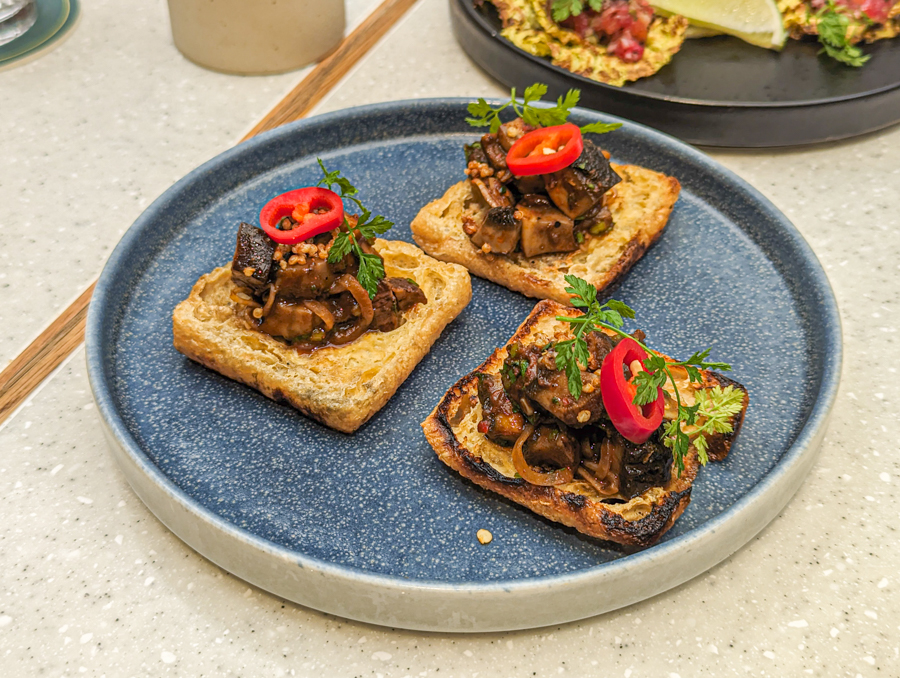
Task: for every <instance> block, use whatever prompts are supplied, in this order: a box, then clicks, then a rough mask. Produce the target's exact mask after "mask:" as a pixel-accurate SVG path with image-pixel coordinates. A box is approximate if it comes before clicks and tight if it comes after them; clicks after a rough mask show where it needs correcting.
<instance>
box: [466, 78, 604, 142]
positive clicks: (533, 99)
mask: <svg viewBox="0 0 900 678" xmlns="http://www.w3.org/2000/svg"><path fill="white" fill-rule="evenodd" d="M545 94H547V85H545V84H543V83H540V82H536V83H534V84H533V85H531V86H530V87H527V88H526V89H525V94H524V96H523V98H522V99H521V100H519V99H516V88H515V87H513V89H512V91H511V92H510V99H509V101H507V102H506V103H504V104H501V105H499V106H492V105H491V104H489V103H488V102H487V101H485V100H484V99H483V98H481V99H478V101H476V102H473V103H470V104H469V105H468V107H467V108H468V111H469V117H467V118H466V122H467V123H469V124H470V125H472V126H473V127H489V128H490V131H491V133H492V134H494V133H496V132H497V130H498V129H500V125H501V124H502V122H503V121H502V120H501V119H500V113H502V112H503V111H505V110H506V109H507V108H509V107H510V106H512V109H513V111H514V112H515V113H516V115H518V116H519V117H521V118H522V119H523V120H524V121H525V122H526V123H528V124H529V125H531V126H532V127H552V126H553V125H562V124H563V123H564V122H566V120H567V119H568V117H569V112H570V111H571V110H572V109H573V108H574V107H575V106H577V105H578V100H579V98H580V97H581V91H580V90H577V89H570V90H569V91H568V92H566V94H565V95H564V96H561V97H559V98H557V100H556V105H555V106H537V105H534V104H536V103H537V102H539V101H540V100H541V97H543V96H544V95H545ZM601 124H602V123H601ZM588 127H590V125H588Z"/></svg>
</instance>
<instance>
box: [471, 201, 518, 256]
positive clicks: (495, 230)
mask: <svg viewBox="0 0 900 678" xmlns="http://www.w3.org/2000/svg"><path fill="white" fill-rule="evenodd" d="M515 212H516V211H515V209H514V208H512V207H493V208H491V209H489V210H488V212H487V214H486V215H485V216H484V221H483V222H482V223H481V226H479V227H478V230H477V231H475V233H474V234H473V235H472V243H473V244H474V245H475V246H476V247H483V246H484V245H487V246H488V247H489V248H490V251H491V252H492V253H494V254H509V253H510V252H512V251H513V250H515V249H516V246H517V245H518V244H519V235H520V234H521V231H522V225H521V224H520V223H519V221H518V220H517V219H516V217H515Z"/></svg>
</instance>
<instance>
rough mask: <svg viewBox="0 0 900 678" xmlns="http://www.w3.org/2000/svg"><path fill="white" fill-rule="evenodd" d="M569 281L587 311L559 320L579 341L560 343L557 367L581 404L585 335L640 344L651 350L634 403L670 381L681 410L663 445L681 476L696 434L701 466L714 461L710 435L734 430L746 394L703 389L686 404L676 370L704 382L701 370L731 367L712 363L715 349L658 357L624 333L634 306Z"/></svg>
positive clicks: (666, 427) (665, 429)
mask: <svg viewBox="0 0 900 678" xmlns="http://www.w3.org/2000/svg"><path fill="white" fill-rule="evenodd" d="M565 280H566V283H567V284H568V287H566V292H567V293H568V294H570V295H572V298H571V303H572V305H573V306H575V307H576V308H579V309H581V310H582V315H579V316H575V317H570V316H557V317H556V319H557V320H559V321H562V322H566V323H568V324H569V326H570V328H571V331H572V334H573V335H574V338H573V339H569V340H567V341H561V342H559V343H557V344H556V349H557V354H556V367H557V369H559V370H564V371H565V373H566V377H567V380H568V387H569V393H571V394H572V395H573V396H574V397H575V399H576V400H577V399H578V398H580V397H581V392H582V389H583V386H582V383H581V367H580V366H581V365H583V366H585V367H587V363H588V360H589V359H590V353H589V351H588V348H587V342H586V341H585V339H584V335H585V333H587V332H592V331H595V330H600V329H606V330H610V331H612V332H614V333H616V334H618V335H620V336H621V337H627V338H629V339H631V340H632V341H635V342H636V343H637V344H638V345H639V346H640V347H641V348H643V349H644V350H645V351H646V352H647V357H646V358H645V359H644V360H643V361H642V364H643V367H644V371H639V372H638V373H637V374H635V375H633V376H632V384H633V385H634V386H635V395H634V397H633V399H632V402H633V403H634V404H635V405H638V406H643V405H646V404H648V403H651V402H653V401H655V400H656V399H657V398H658V397H659V390H658V389H660V388H663V387H664V386H665V385H666V384H667V383H668V384H671V388H672V392H673V393H674V397H675V401H676V403H677V408H678V409H677V415H676V417H675V419H673V420H671V421H668V422H666V423H665V424H663V429H662V442H663V444H664V445H665V446H666V447H668V448H669V449H671V450H672V459H673V462H674V464H675V467H676V469H677V470H678V474H679V475H681V472H682V471H683V470H684V457H685V455H686V454H687V453H688V450H689V449H690V445H691V437H692V436H693V437H694V447H695V449H696V450H697V455H698V457H699V459H700V462H701V463H703V464H705V463H706V462H707V460H708V454H707V448H708V445H707V441H706V438H705V437H704V435H705V434H707V433H725V432H728V431H731V430H732V425H731V420H732V418H733V417H734V415H735V414H737V413H738V412H739V411H740V410H741V408H742V407H743V402H744V393H743V391H740V390H735V389H734V387H732V386H729V387H727V388H725V389H722V388H721V387H719V386H716V387H714V388H712V389H702V388H701V389H697V390H696V391H695V394H696V401H695V403H694V404H693V405H686V404H684V403H683V401H682V399H681V394H680V393H679V390H678V383H677V382H676V381H675V377H674V376H673V374H672V368H673V367H681V368H683V369H684V370H685V371H686V372H687V374H688V377H689V379H690V381H692V382H694V383H702V376H703V375H702V374H701V372H700V370H702V369H718V370H730V369H731V365H729V364H728V363H717V362H709V361H707V358H708V357H709V354H710V349H706V350H703V351H697V352H695V353H694V354H693V355H691V357H690V358H688V359H687V360H682V361H675V360H668V359H666V358H664V357H663V356H660V355H657V354H655V353H653V351H651V350H650V349H649V348H647V347H646V346H645V345H644V344H643V343H642V342H640V341H637V340H636V339H634V337H632V336H631V335H629V334H626V333H625V332H624V331H623V330H622V326H623V324H624V320H623V318H629V319H631V318H634V317H635V314H634V310H633V309H632V308H631V307H630V306H628V305H627V304H625V303H623V302H621V301H616V300H615V299H610V300H608V301H606V302H605V303H603V304H601V303H600V302H599V301H597V290H596V289H595V288H594V286H593V285H591V284H590V283H588V282H587V281H585V280H582V279H581V278H578V277H576V276H574V275H567V276H566V277H565ZM685 426H690V427H694V428H693V430H692V433H691V435H690V436H689V435H688V434H687V432H685V431H684V427H685Z"/></svg>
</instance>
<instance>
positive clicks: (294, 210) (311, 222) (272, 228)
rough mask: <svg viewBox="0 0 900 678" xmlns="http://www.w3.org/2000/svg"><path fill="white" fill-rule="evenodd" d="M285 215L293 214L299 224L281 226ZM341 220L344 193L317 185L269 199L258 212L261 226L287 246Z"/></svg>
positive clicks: (333, 227)
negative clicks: (282, 227) (292, 226)
mask: <svg viewBox="0 0 900 678" xmlns="http://www.w3.org/2000/svg"><path fill="white" fill-rule="evenodd" d="M285 217H291V218H292V219H293V220H294V221H296V222H297V225H296V226H295V227H294V228H292V229H290V230H282V229H280V228H278V225H279V223H280V222H281V220H282V219H284V218H285ZM342 223H344V203H343V202H342V201H341V196H339V195H338V194H337V193H335V192H334V191H329V190H328V189H327V188H320V187H318V186H310V187H308V188H298V189H297V190H296V191H288V192H287V193H282V194H281V195H279V196H276V197H274V198H272V199H271V200H270V201H269V202H267V203H266V204H265V205H264V206H263V208H262V210H261V211H260V213H259V225H260V226H262V229H263V230H264V231H265V232H266V234H267V235H268V236H269V237H270V238H272V240H274V241H275V242H277V243H282V244H284V245H296V244H297V243H298V242H303V241H304V240H309V239H310V238H312V237H313V236H315V235H319V234H320V233H326V232H328V231H330V230H332V229H335V228H337V227H338V226H340V225H341V224H342Z"/></svg>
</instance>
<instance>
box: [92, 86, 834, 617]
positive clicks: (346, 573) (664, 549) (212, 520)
mask: <svg viewBox="0 0 900 678" xmlns="http://www.w3.org/2000/svg"><path fill="white" fill-rule="evenodd" d="M471 101H472V98H467V97H455V98H434V99H412V100H401V101H392V102H386V103H376V104H369V105H366V106H359V107H354V108H349V109H342V110H338V111H334V112H331V113H325V114H322V115H318V116H314V117H311V118H307V119H304V120H299V121H296V122H293V123H289V124H287V125H284V126H281V127H278V128H276V129H274V130H270V131H267V132H264V133H262V134H260V135H258V136H256V137H254V138H252V139H249V140H247V141H245V142H243V143H240V144H238V145H237V146H234V147H232V148H230V149H228V150H226V151H224V152H223V153H221V154H219V155H217V156H215V157H213V158H212V159H210V160H208V161H206V162H205V163H203V164H202V165H200V166H199V167H197V168H196V169H194V170H192V171H191V172H189V173H188V174H186V175H185V176H184V177H182V178H181V179H180V180H178V181H177V182H176V183H174V184H173V185H172V186H170V187H169V188H168V189H167V190H166V191H164V192H163V193H162V194H161V195H160V196H159V197H158V198H157V199H156V200H154V202H153V203H152V204H151V205H150V206H149V207H148V208H147V209H146V210H145V211H144V212H143V213H142V214H141V215H140V216H139V217H138V219H137V220H136V221H135V222H134V224H132V226H131V227H129V229H128V230H127V231H126V232H125V234H124V235H123V237H122V238H121V240H120V241H119V242H118V244H117V245H116V247H115V248H114V250H113V252H112V253H111V255H110V257H109V259H108V260H107V262H106V264H105V265H104V268H103V271H102V273H101V275H100V277H99V279H98V282H97V286H96V288H95V291H94V294H93V298H92V300H91V304H90V307H89V310H88V317H87V322H86V329H85V344H86V362H87V373H88V378H89V381H90V385H91V391H92V393H93V395H94V398H95V401H96V402H97V406H98V413H99V415H100V417H101V419H102V420H103V423H104V424H105V428H106V429H107V431H108V435H109V436H110V437H111V440H110V443H111V444H115V445H118V447H119V448H121V450H122V451H124V452H125V453H126V454H127V456H128V457H129V458H130V461H131V462H132V463H135V464H137V466H138V467H139V468H140V470H141V471H142V472H143V473H144V474H145V475H146V476H147V477H148V478H150V479H151V480H152V482H153V483H154V484H155V485H156V486H157V488H158V489H160V490H162V491H163V492H164V493H165V495H166V496H167V497H168V498H169V500H171V501H174V502H176V504H178V505H180V506H181V507H182V508H183V509H184V510H186V511H188V512H190V513H192V514H193V515H194V516H195V517H196V518H198V519H200V520H201V521H203V522H205V523H207V524H209V525H210V526H212V527H214V528H216V529H218V530H220V531H222V532H223V533H224V534H225V535H226V536H230V537H233V538H235V539H237V540H239V541H241V542H243V543H244V544H245V545H246V546H249V547H252V548H254V549H256V550H257V551H259V552H261V553H263V554H268V555H271V556H275V557H277V558H279V559H283V560H286V561H289V562H292V563H294V564H296V565H297V566H299V567H300V568H303V569H306V570H308V571H310V572H312V573H313V574H322V575H327V576H330V577H333V578H335V579H337V580H338V581H343V582H347V583H354V584H362V585H364V586H366V587H373V588H375V589H376V590H379V591H382V592H393V593H398V594H400V595H403V594H406V593H409V592H412V591H429V592H437V593H454V594H459V593H465V594H486V593H496V594H508V593H517V594H521V593H529V592H536V591H539V590H544V591H546V590H547V588H548V587H549V586H553V587H557V586H560V587H568V586H573V585H574V586H581V585H583V584H585V583H586V582H596V581H600V580H602V579H605V578H609V577H614V576H616V575H621V574H622V573H623V572H625V571H628V570H633V569H635V568H638V569H640V568H645V567H647V566H650V565H651V564H652V563H653V561H657V560H659V559H666V558H670V557H673V556H674V555H675V554H677V553H679V552H681V551H683V550H684V549H685V546H686V544H690V543H696V542H698V541H700V540H702V539H704V538H706V537H708V536H709V535H711V534H713V533H715V532H717V531H718V530H720V529H723V528H724V527H725V526H726V525H728V524H730V523H731V522H732V520H734V519H735V517H736V516H739V515H740V514H741V513H743V512H744V511H745V510H747V509H748V508H750V507H752V506H753V505H754V504H757V503H759V502H760V501H761V500H763V499H764V497H763V496H762V495H764V494H765V490H766V489H767V488H769V487H771V486H772V485H773V484H775V483H776V482H777V481H778V480H779V479H780V478H786V477H792V475H793V474H792V472H794V473H796V472H799V471H798V467H800V466H802V465H803V463H804V462H807V463H811V460H810V459H809V458H808V457H809V454H810V453H811V452H815V450H816V449H817V443H818V441H819V440H821V436H822V435H823V434H824V427H825V425H826V424H827V420H828V417H829V414H830V412H831V410H832V408H833V406H834V403H835V400H836V397H837V390H838V386H839V382H840V370H841V364H842V353H843V347H842V331H841V324H840V316H839V313H838V307H837V302H836V299H835V296H834V292H833V290H832V288H831V285H830V282H829V281H828V278H827V276H826V275H825V272H824V270H823V269H822V266H821V264H820V262H819V261H818V259H817V258H816V256H815V254H814V253H813V251H812V249H811V248H810V247H809V245H808V243H807V242H806V240H805V239H804V238H803V236H802V235H801V234H800V232H799V231H798V230H797V229H796V227H795V226H794V225H793V224H792V223H791V222H790V220H789V219H788V218H787V217H786V216H785V215H784V214H783V213H782V212H781V211H780V210H778V208H777V207H775V205H774V204H772V203H771V201H769V200H768V199H767V198H766V197H765V196H763V195H762V194H761V193H760V192H759V191H758V190H757V189H755V188H753V187H752V186H751V185H750V184H749V183H747V182H746V181H744V180H743V179H741V178H740V177H739V176H737V175H736V174H734V173H733V172H731V171H730V170H728V169H727V168H725V167H724V166H722V165H720V164H719V163H718V162H716V161H714V160H713V159H711V158H709V157H708V156H706V155H705V154H704V153H702V152H700V151H699V150H697V149H695V148H693V147H691V146H690V145H688V144H686V143H684V142H681V141H679V140H677V139H675V138H674V137H671V136H669V135H667V134H664V133H662V132H659V131H657V130H654V129H652V128H649V127H646V126H644V125H641V124H639V123H635V122H631V121H628V120H625V119H622V118H618V117H616V116H612V115H607V114H602V115H601V114H599V113H597V112H595V111H592V110H590V109H585V108H579V109H577V110H578V112H579V113H580V114H582V115H585V116H586V117H589V118H592V119H598V120H604V121H614V122H615V121H620V122H623V123H624V124H625V126H626V127H631V129H632V130H633V131H635V132H636V133H638V134H640V135H644V136H649V138H650V140H651V141H652V142H654V143H658V144H662V145H664V146H668V147H669V149H671V150H672V151H675V152H677V153H678V154H679V155H681V156H683V157H685V159H686V160H688V161H689V162H691V163H692V164H695V165H700V166H701V167H702V168H703V169H704V170H706V171H707V172H713V173H715V174H718V175H720V176H722V177H723V178H724V179H725V180H726V181H727V182H729V183H731V184H733V185H736V186H737V187H739V188H741V189H742V190H743V191H744V192H745V193H746V194H747V195H748V196H749V197H750V198H752V199H753V201H754V202H755V203H756V204H758V205H760V206H762V207H763V208H765V210H766V211H767V212H769V213H771V214H772V215H773V216H774V217H776V218H777V220H778V222H779V225H780V226H781V228H782V229H783V230H784V233H785V235H786V236H788V237H789V238H790V240H791V241H792V242H793V244H794V245H795V246H796V247H798V248H799V251H800V252H802V253H803V254H804V256H805V258H806V262H805V263H806V264H807V265H808V268H809V272H810V275H812V276H813V277H814V278H815V280H817V281H818V283H819V287H818V288H817V290H816V292H817V294H818V296H820V297H821V298H820V300H819V306H820V307H821V309H820V310H821V311H822V312H823V315H822V318H823V324H824V325H825V327H826V328H827V330H828V332H827V336H826V337H825V340H826V346H827V347H828V348H829V349H831V350H827V351H823V355H822V356H821V360H822V380H821V383H820V385H819V393H818V397H817V398H816V402H815V403H814V404H813V405H812V407H811V409H810V412H809V415H808V416H807V418H806V420H805V422H804V423H803V425H802V428H801V429H800V431H799V432H798V434H797V436H796V438H795V440H794V441H793V443H792V444H791V446H790V447H789V448H788V449H787V450H786V451H785V452H784V454H783V455H782V457H781V459H780V460H779V461H778V462H777V463H776V464H775V466H773V468H772V469H771V470H770V471H769V473H767V474H766V476H765V477H764V478H762V479H761V480H760V481H759V482H758V483H756V484H755V485H754V486H753V488H752V489H751V490H750V491H749V492H747V494H745V495H744V496H743V497H741V498H740V499H739V500H738V501H737V502H735V503H734V504H732V505H731V506H730V507H729V508H728V509H726V510H725V511H723V512H722V513H720V514H719V515H717V516H715V517H714V518H712V519H710V520H707V521H705V522H704V523H702V524H701V525H699V526H697V527H696V528H694V529H692V530H690V531H688V532H686V533H685V534H683V535H679V536H678V537H675V538H673V539H672V540H670V541H666V542H663V543H661V544H657V545H655V546H653V547H650V548H648V549H646V550H644V551H641V552H637V553H633V554H630V555H628V556H625V557H622V558H618V559H616V560H614V561H610V562H606V563H601V564H598V565H596V566H594V567H591V568H588V569H585V570H582V571H575V572H568V573H563V574H557V575H542V576H539V577H529V578H524V579H503V580H492V581H481V582H451V581H443V580H429V579H414V580H412V579H404V578H402V577H400V576H397V575H390V574H382V573H375V572H368V571H365V570H361V569H358V568H355V567H351V566H348V565H343V564H336V563H333V562H329V561H325V560H321V559H319V558H316V557H313V556H309V555H306V554H303V553H299V552H297V551H293V550H291V549H289V548H287V547H285V546H282V545H280V544H277V543H275V542H272V541H270V540H268V539H266V538H264V537H260V536H258V535H256V534H254V533H252V532H250V531H248V530H246V529H243V528H240V527H238V526H237V525H234V524H232V523H230V522H229V521H227V520H225V519H224V518H222V517H220V516H218V515H216V514H215V513H213V512H212V511H211V510H209V509H207V508H206V507H204V506H203V505H201V504H200V503H199V502H198V501H196V500H195V499H194V498H192V497H191V496H190V495H188V494H187V493H186V492H184V491H183V490H181V489H180V488H178V487H177V486H176V485H175V484H174V482H172V481H171V480H170V479H169V478H168V477H167V476H166V475H165V474H163V473H162V471H161V470H160V469H159V468H158V467H157V466H156V465H155V464H154V463H153V462H152V461H151V460H150V459H149V457H148V456H147V455H146V454H145V453H144V452H143V451H142V450H141V447H140V445H139V444H138V442H137V440H136V439H135V438H134V436H133V435H132V434H131V433H130V432H129V431H128V429H127V426H126V424H125V422H124V421H123V419H122V416H121V414H120V413H119V412H118V411H117V410H116V407H115V400H116V399H115V397H114V387H113V386H112V384H110V383H109V382H108V380H107V376H106V369H105V360H104V354H103V334H104V326H103V325H102V324H101V323H102V322H103V321H104V320H105V319H106V316H107V314H109V313H110V312H111V311H110V310H109V306H110V305H112V304H111V301H113V300H114V298H115V295H111V292H110V289H109V288H110V285H111V283H112V282H113V281H114V278H115V274H116V269H117V268H118V266H120V265H121V264H122V262H123V261H124V258H125V256H126V254H127V252H128V251H129V250H130V248H131V247H132V246H133V245H134V243H135V242H136V241H137V240H138V239H139V238H140V237H141V235H142V233H143V231H144V230H145V229H148V228H150V227H151V226H152V224H153V222H154V217H155V215H156V214H157V213H158V212H159V211H160V210H162V209H163V208H164V207H165V206H166V205H168V203H169V201H170V200H172V199H173V198H175V197H176V196H178V195H179V194H181V192H182V190H183V189H184V188H186V187H189V186H190V185H191V184H192V183H193V182H194V181H195V180H196V179H198V178H199V177H201V176H203V175H204V174H205V173H207V172H209V171H210V170H212V169H214V168H217V167H218V166H220V165H222V164H223V163H230V162H232V161H233V160H234V159H236V158H239V157H240V156H241V155H242V154H244V153H246V152H247V151H248V150H250V149H253V148H255V147H258V146H264V145H266V144H270V143H273V142H275V141H278V140H281V139H283V138H289V137H291V136H293V135H294V134H296V133H297V131H298V130H312V129H315V128H317V127H320V126H329V125H333V124H337V123H341V122H347V121H352V120H354V119H361V118H362V119H365V118H366V117H368V116H371V115H373V114H386V113H387V114H389V113H392V112H395V111H397V110H398V109H404V110H405V109H409V108H417V109H419V110H420V111H425V110H431V111H434V112H435V114H437V113H438V112H439V111H440V110H442V109H443V110H446V109H447V108H448V107H458V108H462V107H463V106H464V105H465V104H468V103H471ZM398 136H402V135H398ZM395 138H396V137H395ZM361 143H366V142H361ZM298 416H302V415H299V414H298ZM120 466H121V464H120ZM805 475H806V472H805V471H803V475H802V476H800V478H801V480H802V478H803V477H805ZM126 477H128V475H127V473H126ZM128 480H129V482H130V483H132V486H134V483H133V482H132V480H131V478H130V477H128ZM798 486H799V483H798ZM135 489H136V491H137V488H135ZM795 489H796V488H795ZM138 494H139V496H140V492H138ZM791 496H793V491H791V492H790V493H789V494H788V495H787V496H786V497H784V500H783V503H781V504H780V505H779V506H778V509H779V510H780V509H781V508H783V506H784V505H785V504H786V503H787V502H788V501H789V500H790V498H791ZM142 500H143V499H142ZM147 506H148V508H149V509H150V510H151V512H153V513H154V514H157V515H158V513H157V511H156V510H154V507H152V506H150V505H149V504H148V505H147ZM775 514H777V511H776V513H775ZM775 514H773V515H772V516H771V517H774V515H775ZM771 517H770V518H769V519H767V520H765V522H764V523H763V524H762V525H760V526H759V527H758V528H756V529H754V530H753V532H752V534H748V535H746V539H743V540H742V541H740V543H739V544H737V545H735V546H733V547H729V549H728V551H727V553H725V554H724V555H723V556H721V557H720V558H718V560H716V561H715V562H711V563H709V564H708V565H707V566H705V567H703V568H702V569H701V570H700V572H695V573H693V574H691V575H690V576H689V577H685V578H683V579H681V580H679V581H676V582H674V583H672V584H669V585H667V586H666V588H671V587H672V586H675V585H677V584H679V583H682V582H683V581H685V580H686V579H688V578H691V577H694V576H697V574H700V573H701V572H703V571H706V570H707V569H709V567H712V566H713V565H715V564H716V563H717V562H719V561H721V560H722V559H724V558H726V557H728V556H729V555H731V554H732V553H733V552H734V551H736V550H737V549H738V548H740V547H741V546H743V544H745V543H746V542H747V541H749V539H751V538H752V537H753V536H754V535H755V534H756V533H757V532H758V531H759V529H762V527H764V526H765V525H766V524H768V523H769V522H770V520H771ZM163 522H164V523H165V521H163ZM167 527H168V528H169V529H171V530H172V531H173V532H175V534H176V535H177V536H179V538H182V539H183V540H184V541H187V539H185V538H184V537H182V536H181V535H180V534H179V533H178V532H177V531H176V530H175V529H174V528H173V527H171V526H168V525H167ZM189 545H190V546H191V547H192V548H194V549H195V550H198V551H199V552H200V553H201V554H203V552H202V551H201V550H200V549H199V548H197V547H196V546H195V545H194V544H189ZM203 555H204V557H209V556H206V555H205V554H203ZM226 569H228V568H226ZM238 576H242V575H238ZM245 578H246V577H245ZM264 588H265V587H264ZM269 590H271V589H269ZM663 590H665V589H663ZM276 595H282V594H280V593H277V592H276ZM632 602H635V601H632ZM320 609H321V608H320ZM324 611H326V612H333V611H332V610H324ZM602 611H604V610H599V611H598V612H602ZM333 613H335V614H340V615H341V616H345V617H347V616H350V617H353V615H348V614H345V613H341V612H333ZM596 613H597V612H594V613H593V614H596ZM353 618H360V619H361V620H362V621H372V622H374V623H384V622H379V621H378V620H373V619H368V618H361V617H353ZM549 623H556V622H549ZM391 625H396V624H395V623H394V622H391ZM400 626H403V624H400ZM406 628H423V627H421V626H406ZM492 628H493V627H492ZM508 628H514V627H513V626H510V627H508ZM515 628H522V627H520V626H515ZM443 630H454V629H443ZM481 630H485V629H481Z"/></svg>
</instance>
